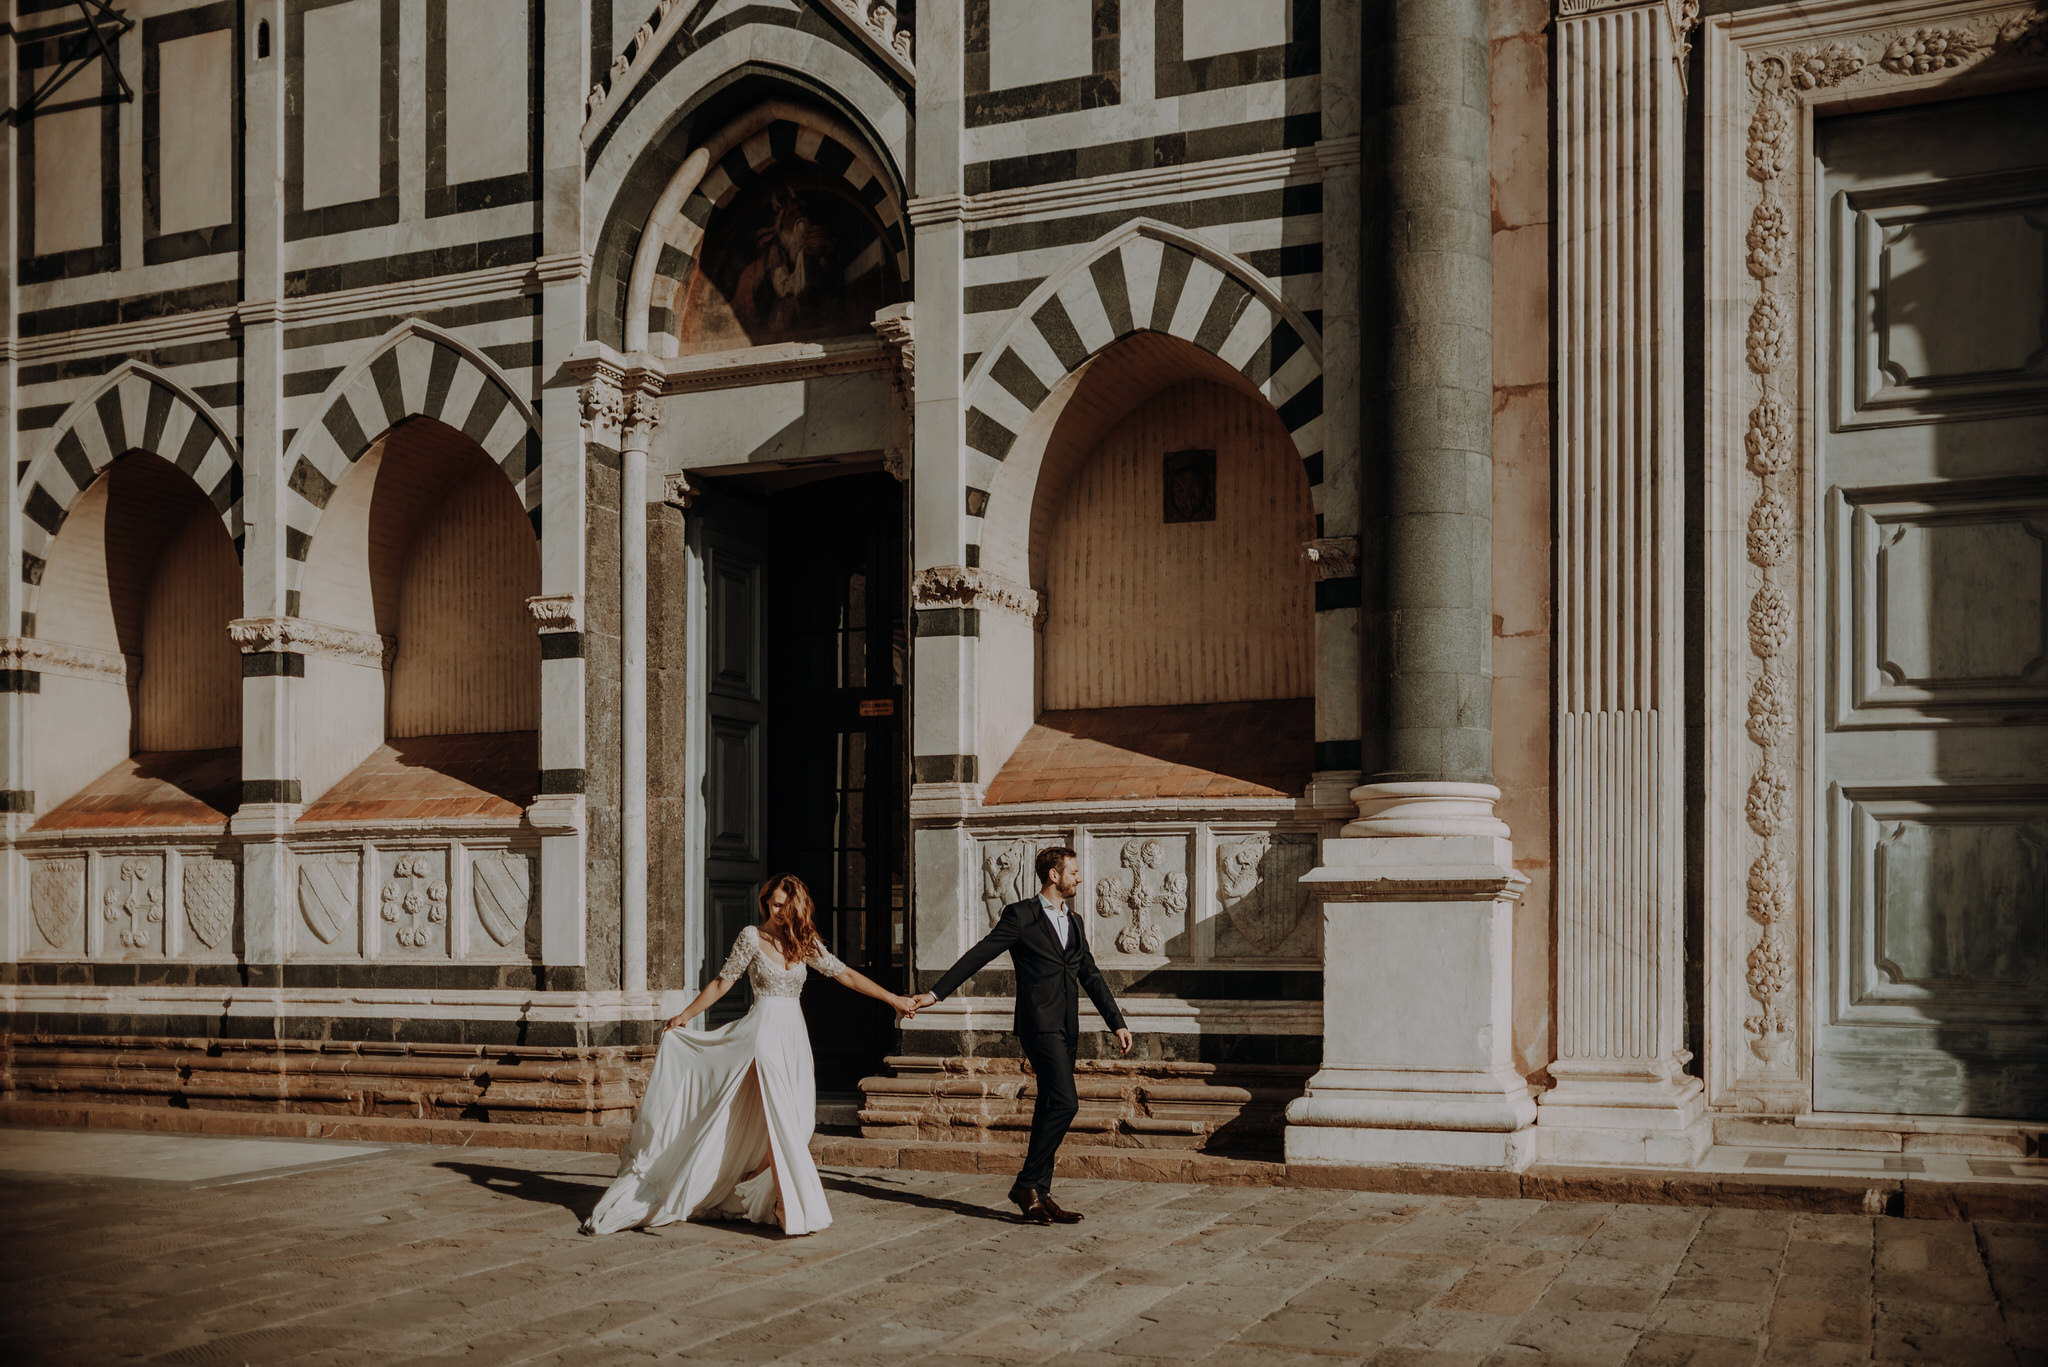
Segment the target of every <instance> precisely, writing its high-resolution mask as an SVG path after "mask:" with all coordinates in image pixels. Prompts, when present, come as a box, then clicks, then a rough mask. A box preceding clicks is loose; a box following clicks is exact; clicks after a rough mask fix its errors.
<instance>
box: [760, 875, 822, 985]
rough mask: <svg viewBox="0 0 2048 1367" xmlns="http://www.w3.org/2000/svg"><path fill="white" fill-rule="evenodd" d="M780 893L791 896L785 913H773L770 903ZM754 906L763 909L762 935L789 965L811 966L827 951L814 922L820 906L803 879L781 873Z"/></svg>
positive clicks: (767, 885)
mask: <svg viewBox="0 0 2048 1367" xmlns="http://www.w3.org/2000/svg"><path fill="white" fill-rule="evenodd" d="M778 892H780V893H785V894H787V895H788V900H787V901H785V902H784V903H783V904H782V910H781V911H775V912H771V911H769V910H768V899H769V898H771V897H773V896H774V895H775V894H776V893H778ZM754 902H755V905H757V906H758V907H760V909H761V918H762V919H761V933H762V934H763V935H765V936H767V937H768V938H769V939H771V940H773V941H774V942H775V944H776V947H777V948H779V949H781V950H782V951H783V957H784V958H785V959H786V960H787V961H788V962H790V963H797V964H800V963H807V962H809V961H810V958H811V956H812V955H814V954H816V953H817V952H818V951H819V950H820V949H822V948H824V946H823V944H821V943H820V942H819V940H818V927H817V923H816V922H815V921H814V920H813V919H812V918H813V917H814V916H815V914H816V912H817V903H816V902H815V901H813V900H812V898H811V890H810V888H809V886H808V885H806V884H805V882H804V880H803V879H801V878H799V877H797V876H796V875H795V874H793V873H778V874H776V875H775V876H774V877H773V878H770V879H769V880H768V881H767V882H765V883H763V884H762V885H761V891H760V892H759V893H757V894H755V897H754Z"/></svg>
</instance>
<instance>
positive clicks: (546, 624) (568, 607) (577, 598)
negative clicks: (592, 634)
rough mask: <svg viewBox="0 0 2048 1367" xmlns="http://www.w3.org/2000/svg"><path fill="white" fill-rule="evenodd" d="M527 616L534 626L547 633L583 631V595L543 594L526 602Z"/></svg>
mask: <svg viewBox="0 0 2048 1367" xmlns="http://www.w3.org/2000/svg"><path fill="white" fill-rule="evenodd" d="M526 615H527V616H529V617H531V618H533V622H534V625H535V626H536V627H538V628H540V630H542V631H544V632H547V631H581V630H583V595H582V594H580V593H541V594H536V595H534V596H533V597H531V598H529V599H527V600H526Z"/></svg>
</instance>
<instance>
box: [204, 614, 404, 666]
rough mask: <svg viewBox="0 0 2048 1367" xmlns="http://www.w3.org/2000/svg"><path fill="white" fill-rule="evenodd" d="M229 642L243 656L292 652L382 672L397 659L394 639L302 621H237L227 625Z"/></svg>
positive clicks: (249, 619) (281, 619)
mask: <svg viewBox="0 0 2048 1367" xmlns="http://www.w3.org/2000/svg"><path fill="white" fill-rule="evenodd" d="M228 639H229V640H231V641H233V642H234V643H235V644H236V645H237V646H239V647H240V648H241V651H242V653H243V654H244V655H259V654H264V653H275V652H278V651H295V652H297V653H299V654H301V655H326V656H330V657H332V658H334V659H337V660H346V661H348V662H349V663H350V664H364V665H376V666H378V667H379V668H381V669H389V668H391V665H392V662H393V661H394V660H396V659H397V658H398V639H397V638H396V637H394V636H380V635H378V634H377V633H376V632H374V631H357V630H355V629H353V628H351V627H338V626H335V625H333V624H332V623H328V622H313V621H308V620H307V619H306V618H304V617H238V618H236V619H235V620H234V621H232V622H229V623H228Z"/></svg>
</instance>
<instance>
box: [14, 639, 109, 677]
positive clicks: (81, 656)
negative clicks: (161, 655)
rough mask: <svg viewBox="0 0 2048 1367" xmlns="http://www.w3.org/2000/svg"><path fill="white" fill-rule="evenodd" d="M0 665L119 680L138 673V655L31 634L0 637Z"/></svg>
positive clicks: (49, 672)
mask: <svg viewBox="0 0 2048 1367" xmlns="http://www.w3.org/2000/svg"><path fill="white" fill-rule="evenodd" d="M0 669H6V670H24V669H27V670H34V671H36V672H37V673H39V674H70V675H74V676H76V677H78V678H84V679H105V680H107V681H108V682H111V683H119V682H121V681H123V680H125V679H127V678H128V677H129V676H130V675H131V674H136V673H140V672H141V669H142V657H141V656H139V655H123V654H122V653H121V652H119V651H118V650H94V649H93V648H92V647H90V646H74V645H66V644H64V643H63V642H61V641H44V640H40V639H38V638H37V637H34V636H7V637H0Z"/></svg>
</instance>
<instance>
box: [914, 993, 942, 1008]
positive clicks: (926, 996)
mask: <svg viewBox="0 0 2048 1367" xmlns="http://www.w3.org/2000/svg"><path fill="white" fill-rule="evenodd" d="M910 1004H911V1005H912V1006H914V1007H916V1008H917V1009H918V1010H920V1011H922V1010H924V1009H925V1008H926V1007H927V1006H937V1005H938V1004H939V999H938V996H937V995H936V994H934V993H931V992H920V993H918V994H917V995H916V996H915V997H912V998H911V999H910Z"/></svg>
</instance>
